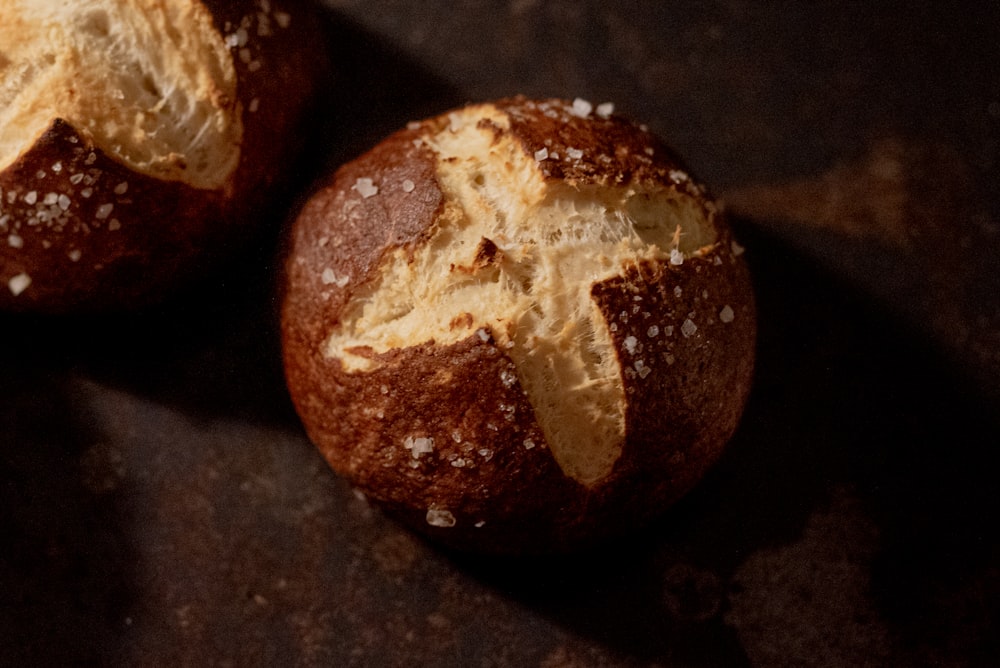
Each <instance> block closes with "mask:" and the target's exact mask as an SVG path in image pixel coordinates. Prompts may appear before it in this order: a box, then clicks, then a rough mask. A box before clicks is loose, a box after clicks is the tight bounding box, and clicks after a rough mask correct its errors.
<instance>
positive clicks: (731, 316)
mask: <svg viewBox="0 0 1000 668" xmlns="http://www.w3.org/2000/svg"><path fill="white" fill-rule="evenodd" d="M735 319H736V313H735V312H734V311H733V307H732V306H729V305H728V304H727V305H725V306H723V307H722V310H721V311H719V320H721V321H722V322H724V323H726V324H729V323H731V322H732V321H733V320H735Z"/></svg>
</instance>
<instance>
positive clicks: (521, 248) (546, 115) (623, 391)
mask: <svg viewBox="0 0 1000 668" xmlns="http://www.w3.org/2000/svg"><path fill="white" fill-rule="evenodd" d="M288 253H289V255H288V257H287V265H286V283H285V287H284V295H283V310H282V329H283V348H284V362H285V366H286V373H287V381H288V386H289V389H290V392H291V397H292V399H293V401H294V403H295V406H296V407H297V410H298V411H299V414H300V416H301V418H302V421H303V423H304V425H305V428H306V430H307V432H308V434H309V436H310V438H311V439H312V440H313V441H314V442H315V443H316V444H317V446H318V447H319V449H320V450H321V451H322V453H323V455H324V456H325V458H326V459H327V460H328V461H329V463H330V465H331V466H332V468H333V469H334V470H336V471H337V472H339V473H340V474H342V475H343V476H345V477H346V478H347V479H348V480H349V481H350V482H351V483H352V484H353V485H355V486H356V487H357V488H358V489H359V490H361V491H362V492H363V493H364V494H365V495H367V496H368V497H370V498H371V499H373V500H375V501H376V502H378V503H379V504H380V505H381V506H382V507H384V508H385V509H386V510H387V511H388V512H389V513H391V514H392V515H394V516H396V517H399V518H401V519H402V520H403V521H404V522H406V523H407V524H409V525H410V526H412V527H414V528H416V529H418V530H419V531H421V532H423V533H425V534H428V535H430V536H432V537H434V538H436V539H438V540H440V541H443V542H444V543H445V544H447V545H450V546H453V547H456V548H460V549H468V550H475V551H485V552H494V553H536V552H551V551H562V550H566V549H572V548H575V547H578V546H581V545H583V544H585V543H587V542H589V541H593V540H597V539H601V538H606V537H609V536H612V535H615V534H619V533H621V532H624V531H628V530H632V529H633V528H635V527H637V526H639V525H641V524H643V523H645V522H648V521H649V520H650V519H651V518H653V517H655V516H656V515H658V514H660V513H661V512H662V511H663V510H664V509H665V508H667V506H669V505H670V504H671V503H672V502H674V501H675V500H676V499H677V498H678V497H680V496H681V495H682V494H684V493H685V492H686V491H688V490H689V489H690V488H691V487H692V486H693V485H694V484H695V482H696V481H697V480H698V479H699V478H701V477H702V475H703V474H704V473H705V471H706V469H707V468H708V467H709V466H710V465H711V464H712V463H713V462H714V461H715V460H716V459H717V458H718V456H719V454H720V451H721V450H722V448H723V446H724V444H725V443H726V441H727V440H728V439H729V438H730V436H731V435H732V434H733V432H734V429H735V428H736V425H737V421H738V419H739V417H740V414H741V412H742V409H743V406H744V402H745V399H746V397H747V393H748V390H749V387H750V383H751V374H752V368H753V358H754V338H755V311H754V302H753V296H752V293H751V285H750V280H749V277H748V273H747V268H746V266H745V264H744V261H743V260H742V258H741V257H740V253H741V249H740V248H739V246H737V245H736V244H735V243H734V241H733V239H732V236H731V232H730V229H729V228H728V227H727V225H726V223H725V222H724V220H723V215H722V213H721V212H720V210H719V207H718V206H717V204H716V203H715V202H713V201H712V200H711V199H710V198H708V197H707V196H706V195H705V190H704V189H703V188H702V187H701V186H700V185H698V184H697V183H695V182H694V181H693V180H692V179H691V178H690V177H689V176H688V173H687V172H686V171H685V169H684V168H683V167H682V166H681V164H680V163H679V162H678V160H677V158H676V157H675V156H674V155H673V154H672V153H671V152H670V150H669V149H668V148H667V147H666V146H665V145H664V144H663V143H661V141H660V140H658V139H657V138H656V137H654V136H653V135H652V134H650V133H649V132H648V131H647V130H645V129H643V128H641V127H637V126H635V125H633V124H631V123H630V122H628V121H626V120H624V119H623V118H620V117H619V116H616V115H615V114H614V113H613V109H611V108H610V105H600V106H597V107H596V108H593V107H592V106H591V105H590V104H589V103H587V102H585V101H583V100H576V101H574V102H564V101H559V100H546V101H537V100H529V99H524V98H520V97H518V98H513V99H505V100H500V101H496V102H493V103H490V104H479V105H472V106H468V107H465V108H462V109H458V110H456V111H453V112H451V113H448V114H444V115H442V116H439V117H437V118H432V119H430V120H426V121H423V122H419V123H411V124H410V125H409V126H408V127H407V128H406V129H404V130H402V131H400V132H398V133H397V134H394V135H392V136H391V137H389V138H388V139H386V140H385V141H383V142H382V143H381V144H379V145H378V146H376V147H375V148H374V149H372V150H371V151H370V152H368V153H367V154H365V155H362V156H361V157H359V158H357V159H356V160H354V161H353V162H351V163H349V164H347V165H344V166H343V167H342V168H340V169H339V170H338V171H337V172H336V174H335V175H333V177H332V180H331V181H329V182H328V183H325V184H324V185H323V186H322V187H321V188H319V189H318V190H317V192H316V193H315V194H314V195H313V196H312V198H311V199H310V200H309V201H308V202H307V204H306V205H305V207H304V208H303V210H302V211H301V213H300V216H299V217H298V218H297V220H296V221H295V222H294V225H293V226H292V230H291V235H290V240H289V248H288Z"/></svg>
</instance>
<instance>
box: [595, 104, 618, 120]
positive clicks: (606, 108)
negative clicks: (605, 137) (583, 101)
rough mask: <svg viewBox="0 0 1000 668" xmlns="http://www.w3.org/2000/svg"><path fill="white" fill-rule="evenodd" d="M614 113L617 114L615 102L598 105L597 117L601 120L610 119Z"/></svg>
mask: <svg viewBox="0 0 1000 668" xmlns="http://www.w3.org/2000/svg"><path fill="white" fill-rule="evenodd" d="M613 113H615V105H614V103H613V102H602V103H601V104H599V105H597V115H598V116H600V117H601V118H610V117H611V114H613Z"/></svg>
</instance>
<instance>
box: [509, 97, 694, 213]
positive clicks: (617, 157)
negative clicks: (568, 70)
mask: <svg viewBox="0 0 1000 668" xmlns="http://www.w3.org/2000/svg"><path fill="white" fill-rule="evenodd" d="M494 104H495V105H496V106H497V107H498V108H499V109H501V110H503V111H504V112H506V113H507V114H508V116H509V118H510V130H509V131H510V133H511V134H513V135H514V136H515V137H516V138H517V140H518V141H519V142H520V143H521V145H522V146H523V147H524V152H525V153H526V154H527V155H531V156H534V155H535V154H536V152H537V151H540V150H542V149H545V150H546V151H547V152H548V153H549V155H553V154H554V155H556V156H557V157H555V158H549V159H546V160H542V161H540V163H539V165H540V167H541V169H542V173H544V174H545V175H546V176H547V177H548V178H551V179H561V180H565V181H568V182H570V183H573V184H595V185H615V184H623V183H661V184H672V185H674V186H675V187H676V186H677V185H678V184H680V186H681V188H682V189H685V190H688V189H690V190H691V191H692V194H697V193H696V192H695V191H696V188H697V187H696V186H695V184H694V183H693V182H691V181H690V180H688V179H683V180H678V179H675V178H673V177H672V174H673V173H676V172H683V173H685V174H686V172H687V169H686V167H685V166H684V165H683V163H682V162H681V160H680V158H679V157H678V156H677V155H676V154H675V153H674V152H673V151H672V150H671V149H670V148H669V147H668V146H667V145H666V144H664V143H663V141H662V140H661V139H660V138H659V137H657V136H656V135H654V134H652V133H651V132H648V131H647V130H645V129H642V128H638V127H636V125H635V124H634V123H632V122H631V121H629V120H628V119H627V118H625V117H623V116H620V115H616V114H610V115H607V116H606V117H605V116H599V115H597V114H595V113H592V114H590V115H588V116H587V117H585V118H584V117H581V116H579V115H576V114H574V113H572V111H571V110H572V108H573V105H572V103H570V102H567V101H565V100H558V99H550V100H532V99H529V98H526V97H523V96H517V97H512V98H506V99H502V100H499V101H497V102H495V103H494ZM493 129H494V131H496V132H500V130H499V128H496V127H494V128H493ZM570 149H577V150H582V149H586V150H582V155H581V156H580V157H579V158H577V159H573V158H569V151H570Z"/></svg>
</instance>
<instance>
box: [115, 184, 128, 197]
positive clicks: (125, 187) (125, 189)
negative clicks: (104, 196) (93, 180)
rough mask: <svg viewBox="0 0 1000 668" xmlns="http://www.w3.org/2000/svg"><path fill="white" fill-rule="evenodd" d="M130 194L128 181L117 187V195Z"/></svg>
mask: <svg viewBox="0 0 1000 668" xmlns="http://www.w3.org/2000/svg"><path fill="white" fill-rule="evenodd" d="M127 192H128V181H122V182H121V183H119V184H118V185H117V186H115V194H116V195H124V194H125V193H127Z"/></svg>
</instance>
